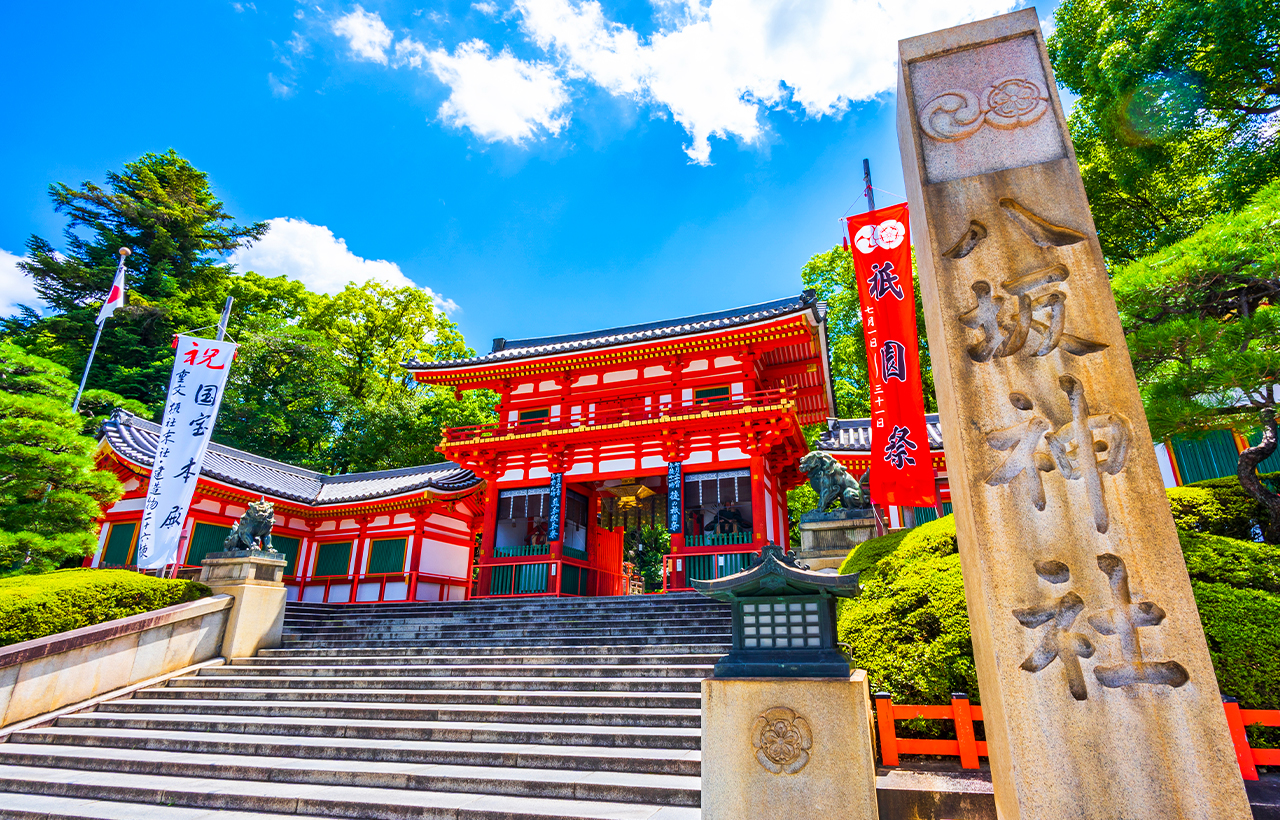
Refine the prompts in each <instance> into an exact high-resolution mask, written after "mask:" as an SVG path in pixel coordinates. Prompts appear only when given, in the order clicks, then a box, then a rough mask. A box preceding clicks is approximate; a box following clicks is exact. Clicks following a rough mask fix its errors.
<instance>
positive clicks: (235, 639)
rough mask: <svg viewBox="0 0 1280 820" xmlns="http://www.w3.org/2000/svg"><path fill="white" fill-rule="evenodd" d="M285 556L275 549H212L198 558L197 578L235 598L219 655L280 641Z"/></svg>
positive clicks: (240, 654) (241, 654) (248, 652)
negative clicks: (267, 550)
mask: <svg viewBox="0 0 1280 820" xmlns="http://www.w3.org/2000/svg"><path fill="white" fill-rule="evenodd" d="M285 563H286V561H285V559H284V556H283V555H280V553H276V552H263V551H262V550H232V551H230V552H213V553H210V554H209V555H208V556H206V557H205V559H204V561H202V562H201V564H202V565H203V568H202V569H201V570H200V582H201V583H203V584H207V585H208V586H209V588H210V589H212V590H213V593H214V594H215V595H220V594H226V595H231V596H233V597H234V598H235V599H236V603H235V606H234V607H233V608H232V610H231V615H230V616H229V617H228V618H227V629H226V632H225V633H224V634H223V638H222V656H223V657H224V658H227V659H228V660H229V659H231V658H249V657H252V656H254V655H255V654H257V652H258V650H259V649H271V648H274V647H277V646H279V645H280V634H281V633H282V632H283V631H284V601H285V589H284V582H283V580H282V578H283V577H284V567H285Z"/></svg>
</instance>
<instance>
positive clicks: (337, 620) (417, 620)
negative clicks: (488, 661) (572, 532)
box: [284, 607, 731, 629]
mask: <svg viewBox="0 0 1280 820" xmlns="http://www.w3.org/2000/svg"><path fill="white" fill-rule="evenodd" d="M600 617H601V613H579V612H575V613H571V614H550V615H546V616H545V617H539V618H537V619H535V620H536V622H537V623H539V624H546V625H549V626H572V625H574V624H589V623H594V622H596V621H598V620H599V618H600ZM608 617H609V619H610V620H611V621H613V622H614V623H624V624H629V625H632V626H635V627H644V626H664V625H668V624H671V623H673V622H674V623H679V624H684V625H687V626H693V625H696V624H698V623H700V622H702V621H707V622H711V623H721V622H723V621H727V620H729V619H730V617H731V612H730V610H729V609H727V608H724V609H714V610H709V609H692V608H688V607H682V608H679V609H671V610H655V611H652V612H617V613H609V616H608ZM494 621H495V617H494V614H492V613H471V612H467V613H458V614H450V615H446V616H428V615H422V616H413V615H402V616H398V617H386V616H378V615H370V616H348V617H341V616H324V617H308V616H302V615H288V616H286V617H285V619H284V623H285V625H286V626H291V627H293V628H300V629H308V628H312V627H328V626H342V627H349V628H353V629H355V628H360V627H365V628H370V629H372V628H377V627H378V626H379V625H382V624H386V625H388V626H397V627H400V626H459V625H461V626H466V625H475V624H493V623H494Z"/></svg>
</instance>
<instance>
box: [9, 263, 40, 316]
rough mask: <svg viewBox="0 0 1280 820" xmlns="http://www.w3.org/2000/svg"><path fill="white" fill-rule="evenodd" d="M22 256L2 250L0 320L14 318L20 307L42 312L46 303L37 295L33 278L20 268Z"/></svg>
mask: <svg viewBox="0 0 1280 820" xmlns="http://www.w3.org/2000/svg"><path fill="white" fill-rule="evenodd" d="M20 261H22V257H21V256H14V255H13V254H11V253H9V252H8V251H6V250H4V249H2V248H0V318H5V317H8V316H14V315H16V314H17V312H18V306H19V305H26V306H27V307H30V308H35V309H36V310H40V309H41V308H43V307H44V303H43V302H41V301H40V297H39V296H37V295H36V286H35V283H34V282H32V281H31V277H30V276H28V275H27V274H26V273H25V272H24V271H22V270H21V269H19V268H18V263H19V262H20Z"/></svg>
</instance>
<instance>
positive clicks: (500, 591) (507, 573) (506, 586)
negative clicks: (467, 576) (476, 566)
mask: <svg viewBox="0 0 1280 820" xmlns="http://www.w3.org/2000/svg"><path fill="white" fill-rule="evenodd" d="M489 594H490V595H510V594H511V567H509V566H507V567H494V568H493V569H492V570H491V571H490V572H489Z"/></svg>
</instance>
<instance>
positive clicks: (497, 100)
mask: <svg viewBox="0 0 1280 820" xmlns="http://www.w3.org/2000/svg"><path fill="white" fill-rule="evenodd" d="M398 51H399V49H398V48H397V53H398ZM426 58H427V61H428V63H429V64H430V66H431V71H432V73H434V74H435V75H436V77H437V78H439V80H440V81H441V82H443V83H444V84H445V85H447V86H449V90H450V91H451V92H452V93H450V94H449V99H447V100H445V102H444V104H443V105H441V106H440V118H441V119H443V120H444V121H445V122H447V123H449V124H451V125H455V126H457V127H459V128H469V129H471V132H472V133H473V134H475V135H476V136H477V137H480V138H481V139H483V140H485V141H487V142H501V141H507V142H513V143H517V144H519V143H521V142H523V141H524V140H526V139H528V138H530V137H534V136H537V135H539V134H540V133H542V132H546V133H549V134H553V135H554V134H558V133H560V129H562V128H563V127H564V126H565V124H566V123H567V122H568V121H569V118H568V115H567V114H563V113H560V112H561V111H562V109H563V108H564V107H565V106H566V105H568V103H569V94H568V92H567V91H566V90H565V87H564V83H563V82H561V81H560V78H559V77H557V76H556V71H555V68H554V67H552V66H550V65H548V64H546V63H530V62H526V61H524V60H520V59H517V58H516V57H515V56H514V55H512V54H511V52H509V51H507V50H505V49H504V50H503V51H502V53H501V54H499V55H498V56H496V57H494V56H492V55H491V54H490V51H489V46H488V45H487V44H486V43H484V42H483V41H481V40H471V41H469V42H466V43H462V44H461V45H459V46H458V47H457V48H456V49H455V50H454V52H453V54H449V53H448V52H446V51H444V50H443V49H441V50H438V51H432V52H429V53H427V54H426Z"/></svg>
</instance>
